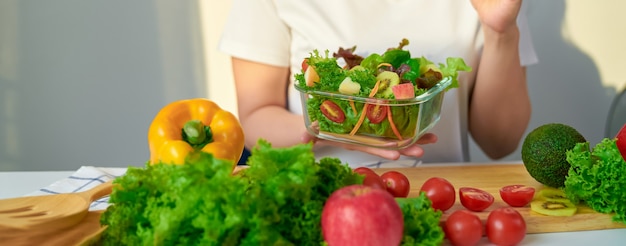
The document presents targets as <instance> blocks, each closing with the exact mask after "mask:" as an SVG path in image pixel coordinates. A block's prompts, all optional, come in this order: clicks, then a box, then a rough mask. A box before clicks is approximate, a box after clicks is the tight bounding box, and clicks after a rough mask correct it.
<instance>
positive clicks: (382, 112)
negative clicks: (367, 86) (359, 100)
mask: <svg viewBox="0 0 626 246" xmlns="http://www.w3.org/2000/svg"><path fill="white" fill-rule="evenodd" d="M387 107H389V106H385V105H378V104H376V105H374V104H370V105H368V106H367V114H366V116H367V119H368V120H370V122H371V123H373V124H378V123H380V122H383V120H385V118H387Z"/></svg>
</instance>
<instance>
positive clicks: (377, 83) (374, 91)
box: [369, 80, 380, 97]
mask: <svg viewBox="0 0 626 246" xmlns="http://www.w3.org/2000/svg"><path fill="white" fill-rule="evenodd" d="M378 87H380V80H379V81H376V84H375V85H374V88H372V91H371V92H370V94H369V97H373V96H374V95H376V92H378Z"/></svg>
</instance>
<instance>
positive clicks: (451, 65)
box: [439, 57, 472, 90]
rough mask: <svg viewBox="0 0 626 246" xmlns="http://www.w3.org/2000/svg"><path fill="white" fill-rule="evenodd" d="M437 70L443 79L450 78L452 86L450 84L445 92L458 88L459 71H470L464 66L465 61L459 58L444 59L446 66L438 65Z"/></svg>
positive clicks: (468, 67) (470, 69)
mask: <svg viewBox="0 0 626 246" xmlns="http://www.w3.org/2000/svg"><path fill="white" fill-rule="evenodd" d="M439 69H441V73H442V75H443V77H450V78H452V84H450V86H449V87H448V88H447V89H446V90H449V89H452V88H457V87H459V80H458V77H459V71H465V72H471V71H472V68H471V67H470V66H468V65H465V61H464V60H463V58H460V57H448V58H447V59H446V64H443V63H440V64H439Z"/></svg>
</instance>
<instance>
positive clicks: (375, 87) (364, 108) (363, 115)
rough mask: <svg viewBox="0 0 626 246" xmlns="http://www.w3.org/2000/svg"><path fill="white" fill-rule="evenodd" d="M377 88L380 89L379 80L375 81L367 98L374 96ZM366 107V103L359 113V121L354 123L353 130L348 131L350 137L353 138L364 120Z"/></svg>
mask: <svg viewBox="0 0 626 246" xmlns="http://www.w3.org/2000/svg"><path fill="white" fill-rule="evenodd" d="M379 87H380V80H379V81H376V84H375V85H374V88H373V89H372V92H370V94H369V97H373V96H374V95H376V92H378V88H379ZM367 105H368V104H367V103H366V104H365V105H363V111H362V112H361V116H360V117H359V121H357V122H356V125H354V128H352V131H350V136H354V134H356V132H357V131H358V130H359V128H360V127H361V125H362V124H363V121H364V120H365V114H366V112H367Z"/></svg>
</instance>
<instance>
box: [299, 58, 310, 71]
mask: <svg viewBox="0 0 626 246" xmlns="http://www.w3.org/2000/svg"><path fill="white" fill-rule="evenodd" d="M301 66H302V72H304V71H306V69H307V68H309V58H304V59H303V60H302V64H301Z"/></svg>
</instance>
